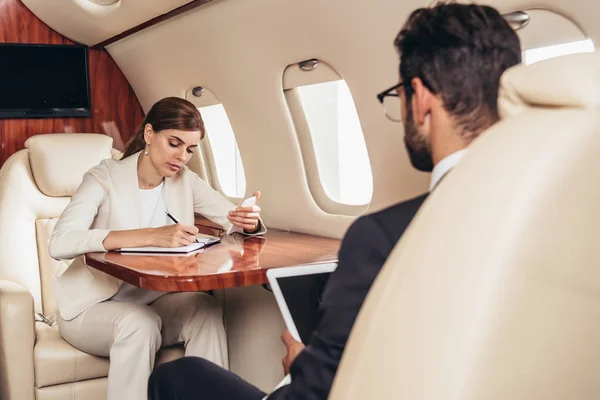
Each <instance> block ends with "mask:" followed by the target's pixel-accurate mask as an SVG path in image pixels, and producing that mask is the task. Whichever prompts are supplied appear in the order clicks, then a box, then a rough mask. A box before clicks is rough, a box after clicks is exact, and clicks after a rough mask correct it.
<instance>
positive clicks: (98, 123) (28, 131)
mask: <svg viewBox="0 0 600 400" xmlns="http://www.w3.org/2000/svg"><path fill="white" fill-rule="evenodd" d="M0 42H3V43H42V44H73V42H71V41H70V40H68V39H67V38H65V37H63V36H61V35H60V34H58V33H56V32H54V31H53V30H52V29H50V28H49V27H48V26H47V25H46V24H44V23H43V22H42V21H41V20H40V19H38V18H37V17H36V16H35V15H34V14H33V13H32V12H31V11H29V9H28V8H27V7H25V6H24V5H23V3H21V1H20V0H0ZM88 56H89V73H90V94H91V101H92V117H90V118H42V119H1V118H0V166H1V165H2V164H3V163H4V161H6V159H7V158H8V157H10V156H11V155H12V154H13V153H15V152H16V151H18V150H21V149H23V148H24V143H25V140H27V138H28V137H30V136H33V135H37V134H45V133H59V132H97V133H105V134H108V135H110V136H112V137H113V139H115V148H119V147H121V145H122V143H127V140H129V138H130V137H131V135H132V134H133V132H134V131H135V129H136V128H137V126H138V125H139V124H140V123H141V122H142V120H143V117H144V115H143V111H142V108H141V106H140V103H139V101H138V100H137V97H136V96H135V93H134V92H133V90H132V89H131V86H129V83H128V82H127V80H126V79H125V76H124V75H123V73H122V72H121V70H120V69H119V67H118V66H117V64H116V63H115V62H114V61H113V59H112V58H111V57H110V55H109V54H108V53H107V52H106V50H103V49H102V50H95V49H89V50H88Z"/></svg>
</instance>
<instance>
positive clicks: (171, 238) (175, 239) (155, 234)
mask: <svg viewBox="0 0 600 400" xmlns="http://www.w3.org/2000/svg"><path fill="white" fill-rule="evenodd" d="M197 233H198V228H196V227H195V226H189V225H182V224H172V225H165V226H161V227H160V228H152V229H151V230H150V234H151V235H152V246H156V247H182V246H188V245H190V244H192V243H194V242H196V234H197Z"/></svg>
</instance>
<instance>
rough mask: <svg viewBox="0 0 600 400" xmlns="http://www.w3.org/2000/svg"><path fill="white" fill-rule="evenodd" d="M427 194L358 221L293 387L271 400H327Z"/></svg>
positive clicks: (295, 367)
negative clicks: (367, 305) (373, 294)
mask: <svg viewBox="0 0 600 400" xmlns="http://www.w3.org/2000/svg"><path fill="white" fill-rule="evenodd" d="M426 198H427V194H425V195H422V196H420V197H417V198H415V199H412V200H408V201H406V202H404V203H400V204H396V205H394V206H392V207H390V208H387V209H385V210H382V211H379V212H377V213H374V214H370V215H366V216H363V217H361V218H359V219H357V220H356V221H355V222H354V223H353V224H352V226H350V229H348V232H347V233H346V236H345V237H344V240H343V241H342V247H341V249H340V253H339V263H338V267H337V268H336V270H335V271H334V273H333V274H332V276H331V277H330V278H329V282H328V283H327V286H326V287H325V291H324V293H323V302H322V303H321V306H320V309H319V314H320V322H319V325H318V326H317V329H316V330H315V331H314V332H313V336H312V338H311V341H310V343H309V344H308V345H307V346H306V348H305V349H304V350H303V351H302V352H301V353H300V354H299V355H298V357H297V358H296V360H295V361H294V363H293V364H292V366H291V369H290V373H291V375H292V383H291V384H289V385H287V386H283V387H281V388H279V389H278V390H277V391H275V392H273V393H272V394H271V395H269V397H268V398H269V400H279V399H286V400H291V399H303V400H316V399H327V396H328V395H329V390H330V389H331V384H332V383H333V378H334V376H335V373H336V371H337V367H338V364H339V362H340V359H341V357H342V353H343V351H344V347H345V346H346V341H347V340H348V336H349V334H350V330H351V329H352V325H353V324H354V320H355V319H356V316H357V315H358V311H359V310H360V307H361V306H362V304H363V301H364V299H365V297H366V296H367V293H368V292H369V289H370V288H371V285H372V284H373V281H374V280H375V277H376V276H377V274H378V273H379V270H380V269H381V267H382V266H383V264H384V263H385V260H386V259H387V258H388V256H389V254H390V252H391V251H392V249H393V248H394V246H395V245H396V243H397V242H398V240H399V239H400V236H402V234H403V233H404V230H405V229H406V227H407V226H408V224H409V223H410V221H411V220H412V218H413V217H414V215H415V214H416V212H417V210H418V209H419V207H420V206H421V204H423V202H424V201H425V199H426Z"/></svg>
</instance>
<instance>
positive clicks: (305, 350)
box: [149, 4, 521, 400]
mask: <svg viewBox="0 0 600 400" xmlns="http://www.w3.org/2000/svg"><path fill="white" fill-rule="evenodd" d="M395 47H396V49H397V50H398V52H399V53H400V55H401V60H400V78H401V82H400V83H398V84H396V85H394V86H393V87H391V88H390V89H388V90H386V91H384V92H382V93H380V94H379V95H378V96H377V97H378V98H379V100H380V102H381V103H382V104H383V106H384V109H385V111H386V115H387V116H388V117H389V118H390V119H392V120H395V121H400V120H403V121H404V131H405V139H404V140H405V144H406V149H407V151H408V154H409V156H410V159H411V163H412V164H413V166H414V167H415V168H417V169H418V170H421V171H431V172H432V176H431V185H430V191H432V190H434V189H435V186H436V185H437V184H438V183H439V181H440V180H441V179H442V178H443V177H444V175H445V174H446V173H447V172H448V171H450V169H451V168H452V167H453V166H454V165H456V163H458V162H459V160H460V159H461V158H462V156H463V155H464V154H465V151H466V148H467V146H468V145H469V144H470V143H471V142H472V141H473V139H475V138H476V137H477V136H478V135H479V134H480V133H481V132H483V131H484V130H486V129H487V128H488V127H490V126H491V125H492V124H494V123H495V122H496V121H497V120H498V111H497V95H498V87H499V81H500V76H501V75H502V73H503V72H504V71H505V70H506V69H507V68H509V67H511V66H513V65H515V64H518V63H520V61H521V46H520V43H519V39H518V37H517V35H516V34H515V33H514V31H513V30H512V29H511V28H510V26H509V25H508V24H507V23H506V21H505V20H504V19H503V18H502V16H501V15H500V14H499V13H498V12H497V11H496V10H495V9H493V8H490V7H485V6H478V5H461V4H438V5H436V6H434V7H432V8H423V9H419V10H416V11H415V12H413V13H412V14H411V16H410V17H409V19H408V21H407V22H406V24H405V25H404V27H403V28H402V30H401V31H400V33H399V34H398V36H397V38H396V41H395ZM399 100H400V101H399ZM426 198H427V194H425V195H422V196H419V197H417V198H414V199H412V200H409V201H405V202H403V203H400V204H396V205H394V206H392V207H390V208H387V209H385V210H383V211H379V212H376V213H374V214H370V215H366V216H363V217H361V218H359V219H358V220H357V221H356V222H354V223H353V224H352V226H351V227H350V229H349V230H348V232H347V233H346V235H345V237H344V240H343V242H342V247H341V249H340V253H339V263H338V267H337V269H336V270H335V272H334V273H333V274H332V276H331V277H330V279H329V282H328V284H327V286H326V288H325V291H324V293H323V301H322V304H321V306H320V309H319V313H320V319H319V324H318V327H317V329H316V330H315V331H314V332H313V335H312V338H311V340H310V342H309V344H308V345H307V346H306V347H304V345H303V344H302V343H299V342H297V341H295V340H294V339H293V338H292V337H291V336H290V334H289V332H285V333H284V335H283V340H284V342H285V343H286V345H287V347H288V353H287V355H286V357H285V358H284V360H283V364H284V370H285V372H286V373H287V372H288V370H289V372H290V374H291V383H290V384H287V385H284V386H281V387H280V388H278V389H277V390H275V391H274V392H272V393H271V394H269V395H268V399H288V400H289V399H315V400H316V399H326V398H327V396H328V394H329V390H330V389H331V385H332V383H333V379H334V377H335V373H336V371H337V367H338V364H339V362H340V359H341V357H342V353H343V351H344V347H345V345H346V341H347V339H348V336H349V334H350V330H351V328H352V325H353V324H354V320H355V319H356V316H357V315H358V312H359V310H360V308H361V306H362V303H363V301H364V299H365V297H366V295H367V293H368V291H369V289H370V287H371V285H372V283H373V281H374V279H375V277H376V276H377V274H378V273H379V270H380V269H381V267H382V266H383V264H384V263H385V260H386V259H387V257H388V255H389V254H390V252H391V251H392V249H393V248H394V246H395V245H396V243H397V242H398V240H399V239H400V237H401V236H402V234H403V232H404V231H405V229H406V228H407V226H408V225H409V224H410V221H411V220H412V218H413V216H414V215H415V214H416V213H417V211H418V209H419V207H420V206H421V204H422V203H423V202H424V201H425V199H426ZM265 396H267V394H266V393H263V392H262V391H260V390H259V389H257V388H255V387H254V386H252V385H250V384H249V383H247V382H245V381H244V380H242V379H241V378H239V377H238V376H236V375H235V374H233V373H231V372H229V371H226V370H224V369H222V368H220V367H218V366H216V365H214V364H211V363H210V362H208V361H206V360H203V359H199V358H193V357H185V358H182V359H179V360H176V361H173V362H171V363H169V364H166V365H162V366H160V367H158V368H157V369H156V371H155V372H154V373H153V374H152V377H151V378H150V383H149V397H150V399H151V400H157V399H161V400H162V399H190V400H191V399H251V400H260V399H262V398H264V397H265Z"/></svg>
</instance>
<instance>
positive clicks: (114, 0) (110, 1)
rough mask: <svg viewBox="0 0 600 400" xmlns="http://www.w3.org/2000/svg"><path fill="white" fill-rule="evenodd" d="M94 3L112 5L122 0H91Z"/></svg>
mask: <svg viewBox="0 0 600 400" xmlns="http://www.w3.org/2000/svg"><path fill="white" fill-rule="evenodd" d="M89 1H91V2H92V3H95V4H99V5H101V6H110V5H112V4H115V3H118V2H119V1H120V0H89Z"/></svg>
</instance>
